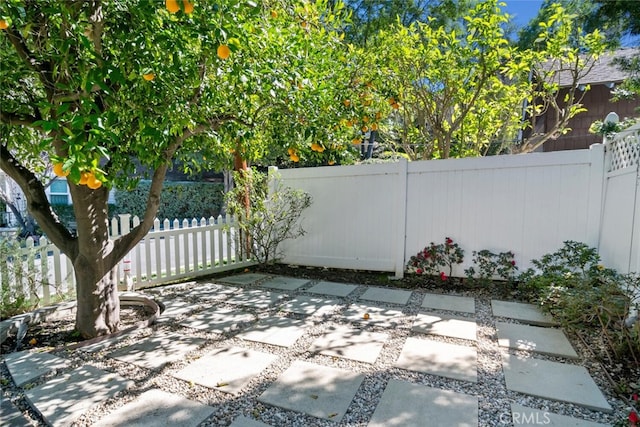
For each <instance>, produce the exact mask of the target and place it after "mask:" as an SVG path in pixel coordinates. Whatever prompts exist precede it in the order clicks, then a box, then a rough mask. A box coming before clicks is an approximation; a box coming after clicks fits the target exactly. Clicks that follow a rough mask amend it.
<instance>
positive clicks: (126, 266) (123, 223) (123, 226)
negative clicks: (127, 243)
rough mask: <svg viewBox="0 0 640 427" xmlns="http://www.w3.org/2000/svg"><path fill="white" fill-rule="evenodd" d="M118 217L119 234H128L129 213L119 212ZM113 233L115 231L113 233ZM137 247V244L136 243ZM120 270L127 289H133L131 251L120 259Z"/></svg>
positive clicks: (129, 225) (129, 226)
mask: <svg viewBox="0 0 640 427" xmlns="http://www.w3.org/2000/svg"><path fill="white" fill-rule="evenodd" d="M118 216H119V217H120V234H119V235H120V236H124V235H126V234H129V232H130V231H131V223H130V220H131V215H130V214H119V215H118ZM114 234H115V233H114ZM136 247H137V245H136ZM122 265H123V267H122V272H123V274H124V284H125V286H126V289H127V291H133V277H132V276H131V252H129V253H127V254H126V255H125V256H124V260H123V261H122Z"/></svg>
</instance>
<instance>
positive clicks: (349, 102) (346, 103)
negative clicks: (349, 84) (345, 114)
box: [342, 99, 351, 107]
mask: <svg viewBox="0 0 640 427" xmlns="http://www.w3.org/2000/svg"><path fill="white" fill-rule="evenodd" d="M342 103H343V104H344V106H345V107H348V106H349V105H351V101H350V100H348V99H345V100H344V101H342Z"/></svg>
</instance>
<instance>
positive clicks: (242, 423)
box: [229, 415, 271, 427]
mask: <svg viewBox="0 0 640 427" xmlns="http://www.w3.org/2000/svg"><path fill="white" fill-rule="evenodd" d="M229 427H271V426H270V425H269V424H265V423H263V422H261V421H257V420H254V419H251V418H247V417H245V416H243V415H241V416H239V417H238V418H236V419H235V420H233V422H232V423H231V424H230V425H229Z"/></svg>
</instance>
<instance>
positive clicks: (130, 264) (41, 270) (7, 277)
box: [0, 215, 255, 305]
mask: <svg viewBox="0 0 640 427" xmlns="http://www.w3.org/2000/svg"><path fill="white" fill-rule="evenodd" d="M139 223H140V220H139V218H138V217H133V218H131V216H130V215H120V216H119V218H113V219H112V220H111V227H110V234H111V237H112V238H117V237H118V236H120V235H123V234H126V233H128V232H129V230H130V229H131V227H135V226H137V225H138V224H139ZM235 224H236V222H235V220H234V218H232V217H230V216H227V217H224V218H223V217H222V216H219V217H218V218H217V219H216V218H213V217H211V218H209V219H208V220H207V219H205V218H202V219H200V220H199V221H198V220H196V219H192V220H191V221H189V220H186V219H185V220H182V221H179V220H177V219H176V220H174V221H169V220H168V219H165V220H164V221H163V222H160V220H158V219H156V220H155V222H154V225H153V228H152V229H151V231H149V233H148V234H147V235H146V236H145V238H144V239H143V240H142V241H141V242H140V243H139V244H138V245H137V246H136V247H135V248H134V249H133V250H132V251H131V252H129V254H127V256H126V257H125V258H124V259H123V260H122V261H121V263H120V265H119V268H118V281H119V283H120V286H121V288H122V289H126V288H128V289H141V288H145V287H150V286H153V285H157V284H161V283H169V282H174V281H180V280H186V279H189V278H195V277H200V276H206V275H210V274H213V273H217V272H223V271H226V270H232V269H239V268H244V267H247V266H250V265H254V264H255V262H254V261H253V260H251V259H250V258H248V257H247V255H246V254H242V253H241V251H240V250H239V246H238V245H237V244H236V242H237V238H236V234H237V228H236V227H235ZM5 237H6V236H5ZM0 238H2V236H0ZM2 258H3V261H4V260H5V259H6V256H4V254H3V257H2ZM0 286H9V287H10V288H11V292H12V293H13V295H15V294H17V293H22V294H24V295H27V296H28V298H29V299H30V300H31V301H32V302H37V301H39V302H40V304H41V305H44V304H49V303H51V302H55V301H56V298H65V297H66V298H68V297H73V294H74V292H75V276H74V274H73V267H72V265H71V262H70V260H69V259H68V258H67V257H66V256H65V255H64V254H63V253H61V252H60V250H59V249H58V248H56V247H55V246H54V245H53V244H51V243H50V242H49V241H48V240H47V239H46V238H45V237H41V238H40V239H37V240H34V239H33V238H28V239H26V241H25V245H24V247H23V248H22V249H21V253H20V254H19V255H18V256H15V257H11V258H9V259H6V262H0ZM5 289H6V287H5Z"/></svg>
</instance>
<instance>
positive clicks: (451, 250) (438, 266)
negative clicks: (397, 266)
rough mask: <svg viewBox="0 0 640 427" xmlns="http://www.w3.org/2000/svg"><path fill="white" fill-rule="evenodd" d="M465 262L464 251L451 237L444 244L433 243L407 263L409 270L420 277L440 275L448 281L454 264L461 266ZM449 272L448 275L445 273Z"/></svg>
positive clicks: (446, 238)
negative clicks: (423, 275)
mask: <svg viewBox="0 0 640 427" xmlns="http://www.w3.org/2000/svg"><path fill="white" fill-rule="evenodd" d="M463 260H464V250H462V248H460V246H459V245H458V244H457V243H454V242H453V240H452V239H451V238H449V237H445V239H444V243H440V244H438V245H436V244H435V243H433V242H431V243H430V244H429V246H426V247H425V248H424V249H423V250H421V251H420V252H418V253H417V254H416V255H414V256H412V257H411V258H410V259H409V262H408V263H407V270H408V271H409V272H413V273H416V274H418V275H422V274H426V275H432V276H433V275H438V274H439V275H440V278H441V279H442V280H446V279H447V277H448V276H451V273H452V272H453V265H454V264H461V263H462V261H463ZM445 269H447V270H448V275H447V274H446V273H445V271H444V270H445Z"/></svg>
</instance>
